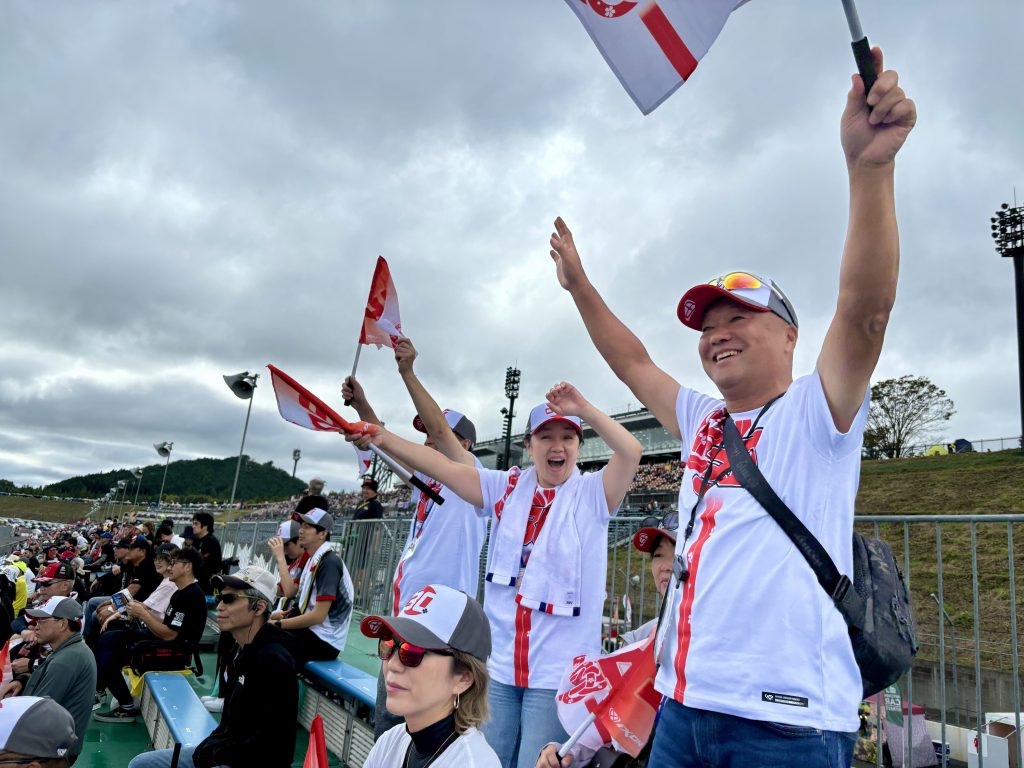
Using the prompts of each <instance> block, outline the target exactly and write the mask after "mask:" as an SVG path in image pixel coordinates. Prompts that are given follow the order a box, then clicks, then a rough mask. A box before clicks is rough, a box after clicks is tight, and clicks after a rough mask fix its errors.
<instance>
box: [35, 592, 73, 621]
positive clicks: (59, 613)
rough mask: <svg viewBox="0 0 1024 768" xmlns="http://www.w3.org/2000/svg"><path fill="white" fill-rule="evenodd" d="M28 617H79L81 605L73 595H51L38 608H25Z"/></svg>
mask: <svg viewBox="0 0 1024 768" xmlns="http://www.w3.org/2000/svg"><path fill="white" fill-rule="evenodd" d="M25 615H26V616H28V617H29V618H30V619H80V618H82V606H81V605H80V604H79V602H78V601H77V600H75V599H74V598H73V597H51V598H50V599H49V600H47V601H46V602H45V603H43V604H42V605H40V606H39V607H38V608H27V609H25Z"/></svg>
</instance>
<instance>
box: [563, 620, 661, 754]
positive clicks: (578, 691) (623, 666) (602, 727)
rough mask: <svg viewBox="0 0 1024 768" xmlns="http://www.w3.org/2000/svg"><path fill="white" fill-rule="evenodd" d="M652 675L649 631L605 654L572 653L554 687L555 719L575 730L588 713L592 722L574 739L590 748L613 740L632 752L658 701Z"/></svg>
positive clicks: (645, 732)
mask: <svg viewBox="0 0 1024 768" xmlns="http://www.w3.org/2000/svg"><path fill="white" fill-rule="evenodd" d="M654 675H655V668H654V648H653V638H652V637H647V638H646V639H644V640H640V641H638V642H635V643H632V644H630V645H626V646H623V647H622V648H620V649H619V650H617V651H615V652H614V653H610V654H608V655H607V656H601V655H598V654H592V655H586V656H577V657H576V658H575V659H573V663H572V667H570V668H569V669H568V670H567V671H566V673H565V675H564V676H563V677H562V683H561V685H560V686H559V688H558V695H557V697H556V699H555V701H556V704H557V707H558V719H559V720H560V721H561V723H562V726H563V727H564V728H565V730H566V732H567V733H574V732H575V731H577V730H578V729H579V728H580V726H581V725H583V724H584V723H585V722H586V721H587V720H589V719H591V718H593V726H592V727H589V728H587V729H586V730H585V731H584V732H583V735H582V736H581V737H580V738H579V741H578V742H577V743H581V744H583V745H585V746H587V747H589V748H590V749H593V750H597V749H600V748H601V747H602V746H603V745H604V744H609V743H612V744H614V746H615V747H616V749H619V750H621V751H623V752H628V753H629V754H631V755H632V756H633V757H636V756H637V755H639V754H640V750H641V749H643V747H644V745H645V744H646V743H647V739H648V738H649V737H650V735H651V728H652V727H653V726H654V717H655V714H656V713H657V710H658V705H659V704H660V703H661V694H660V693H658V692H657V691H655V690H654Z"/></svg>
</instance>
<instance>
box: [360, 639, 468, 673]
mask: <svg viewBox="0 0 1024 768" xmlns="http://www.w3.org/2000/svg"><path fill="white" fill-rule="evenodd" d="M397 639H398V638H395V637H389V638H387V639H385V638H383V637H382V638H381V639H380V640H378V641H377V656H379V657H380V660H381V661H387V660H388V659H390V658H391V657H392V656H394V655H395V650H396V649H397V650H398V660H399V661H400V662H402V666H403V667H418V666H419V665H420V662H422V661H423V657H424V656H425V655H427V654H428V653H436V654H437V655H438V656H454V655H455V654H453V653H452V652H451V651H437V650H434V649H433V648H420V647H419V646H418V645H413V644H412V643H407V642H405V641H404V640H402V641H401V642H396V640H397Z"/></svg>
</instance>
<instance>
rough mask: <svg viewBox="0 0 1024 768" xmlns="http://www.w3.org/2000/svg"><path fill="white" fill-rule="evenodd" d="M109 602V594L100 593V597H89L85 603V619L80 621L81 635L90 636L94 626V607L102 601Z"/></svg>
mask: <svg viewBox="0 0 1024 768" xmlns="http://www.w3.org/2000/svg"><path fill="white" fill-rule="evenodd" d="M109 602H110V595H102V596H100V597H90V598H89V602H87V603H86V604H85V621H84V622H83V623H82V636H83V637H85V638H87V639H88V638H91V636H92V634H91V633H92V632H93V630H94V628H95V626H96V609H97V608H99V607H100V605H102V604H103V603H109Z"/></svg>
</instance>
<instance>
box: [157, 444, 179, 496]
mask: <svg viewBox="0 0 1024 768" xmlns="http://www.w3.org/2000/svg"><path fill="white" fill-rule="evenodd" d="M153 447H154V448H156V452H157V453H158V454H160V455H161V456H166V457H167V461H165V462H164V477H163V480H161V481H160V495H159V496H158V497H157V499H156V510H157V512H159V511H160V504H162V503H163V500H164V483H166V482H167V467H168V466H170V464H171V449H172V448H174V443H168V442H166V441H165V442H163V443H161V444H160V445H154V446H153Z"/></svg>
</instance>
